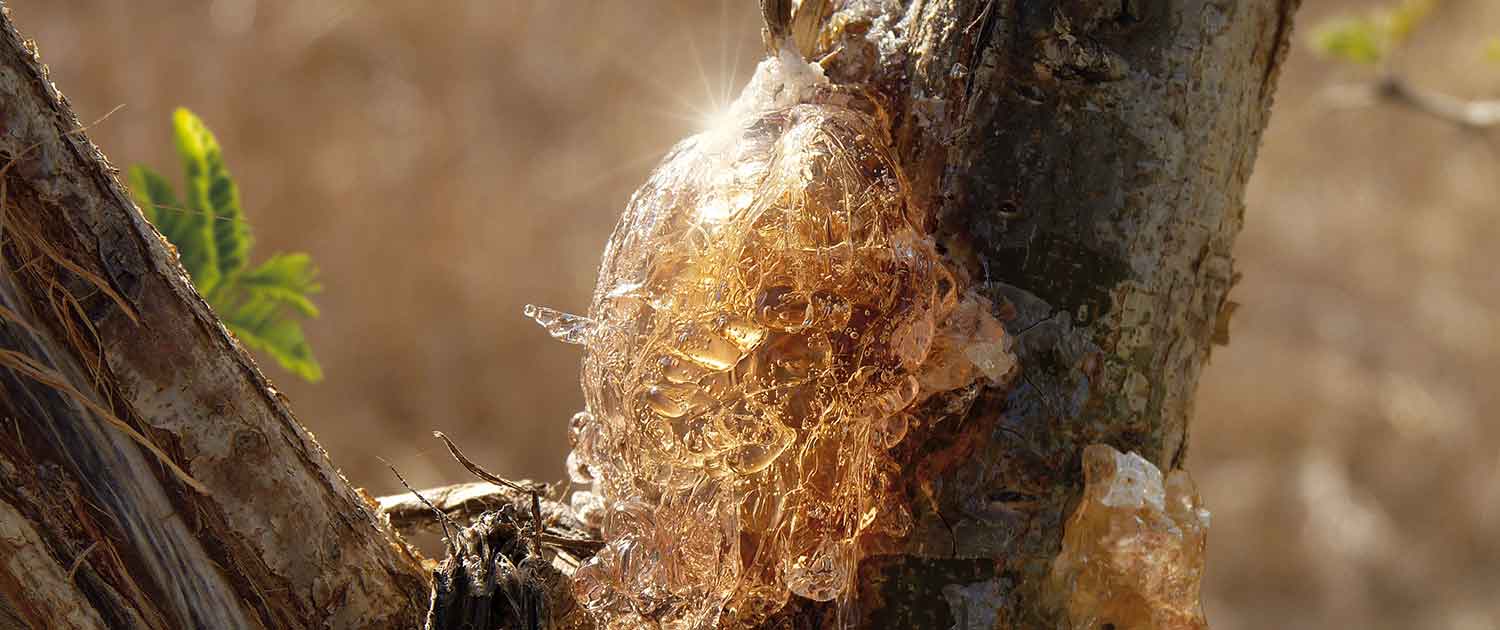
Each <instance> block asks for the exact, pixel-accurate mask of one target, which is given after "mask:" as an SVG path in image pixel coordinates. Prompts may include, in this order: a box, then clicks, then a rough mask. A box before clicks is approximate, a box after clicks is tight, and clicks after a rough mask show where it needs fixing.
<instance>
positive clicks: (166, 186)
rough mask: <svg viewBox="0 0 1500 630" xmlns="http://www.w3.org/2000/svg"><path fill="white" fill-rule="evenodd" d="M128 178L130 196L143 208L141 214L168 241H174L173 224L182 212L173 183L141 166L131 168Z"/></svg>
mask: <svg viewBox="0 0 1500 630" xmlns="http://www.w3.org/2000/svg"><path fill="white" fill-rule="evenodd" d="M127 177H128V179H129V181H130V196H131V198H133V199H135V205H138V206H140V207H141V214H144V215H146V220H147V221H150V222H151V223H152V225H155V226H156V229H158V230H161V233H162V235H163V236H166V237H167V240H169V241H170V240H172V223H173V222H174V221H175V220H176V218H177V216H178V212H180V211H181V210H182V204H181V203H180V202H178V201H177V193H175V192H173V191H172V183H171V182H168V181H167V178H165V177H162V176H161V174H160V173H157V172H156V171H153V170H151V169H149V168H146V167H144V166H141V165H135V166H132V167H130V171H129V174H128V176H127Z"/></svg>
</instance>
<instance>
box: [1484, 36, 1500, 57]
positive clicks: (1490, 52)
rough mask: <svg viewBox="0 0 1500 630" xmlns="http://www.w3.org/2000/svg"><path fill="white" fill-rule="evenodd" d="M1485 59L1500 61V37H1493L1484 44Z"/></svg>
mask: <svg viewBox="0 0 1500 630" xmlns="http://www.w3.org/2000/svg"><path fill="white" fill-rule="evenodd" d="M1484 58H1485V59H1488V60H1490V61H1500V37H1491V38H1490V41H1488V42H1485V44H1484Z"/></svg>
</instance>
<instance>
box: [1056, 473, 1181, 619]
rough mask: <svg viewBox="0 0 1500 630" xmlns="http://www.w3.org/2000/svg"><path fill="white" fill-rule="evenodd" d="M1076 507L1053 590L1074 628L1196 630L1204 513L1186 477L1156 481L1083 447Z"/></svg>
mask: <svg viewBox="0 0 1500 630" xmlns="http://www.w3.org/2000/svg"><path fill="white" fill-rule="evenodd" d="M1083 471H1084V480H1085V487H1084V491H1083V500H1082V501H1081V502H1080V503H1079V505H1078V508H1077V509H1076V510H1075V511H1074V512H1073V516H1072V517H1071V518H1069V519H1068V523H1067V528H1066V530H1065V532H1064V534H1063V549H1062V553H1061V554H1059V555H1058V556H1057V560H1056V561H1055V562H1054V563H1053V565H1052V586H1053V590H1054V592H1055V594H1056V595H1057V596H1058V598H1059V599H1060V600H1061V601H1062V602H1064V604H1063V605H1064V607H1065V608H1066V614H1067V617H1068V620H1069V621H1070V623H1071V625H1070V627H1072V628H1077V629H1079V630H1088V629H1100V628H1114V629H1117V630H1201V629H1205V628H1207V627H1208V622H1207V621H1206V620H1205V619H1204V617H1203V608H1202V606H1201V605H1200V604H1199V599H1198V588H1199V583H1200V582H1201V580H1202V579H1203V559H1204V544H1205V541H1206V538H1207V535H1208V525H1209V514H1208V510H1206V509H1204V508H1203V505H1202V502H1201V501H1200V500H1199V498H1198V491H1197V490H1196V489H1195V488H1194V486H1193V480H1192V479H1191V478H1190V477H1188V474H1187V471H1183V470H1174V471H1172V473H1171V474H1170V475H1168V476H1167V478H1166V481H1165V483H1163V481H1162V474H1161V471H1160V470H1159V469H1157V467H1156V466H1154V465H1152V464H1151V462H1149V461H1146V459H1145V458H1143V457H1141V456H1140V455H1137V454H1135V453H1130V454H1124V453H1121V452H1119V451H1116V450H1115V449H1113V448H1110V447H1108V446H1105V445H1102V444H1094V445H1090V446H1089V447H1087V448H1085V449H1084V452H1083Z"/></svg>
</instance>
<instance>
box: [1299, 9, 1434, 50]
mask: <svg viewBox="0 0 1500 630" xmlns="http://www.w3.org/2000/svg"><path fill="white" fill-rule="evenodd" d="M1436 6H1437V2H1436V0H1402V2H1400V3H1397V4H1395V5H1393V6H1389V7H1384V8H1379V9H1375V10H1373V11H1370V12H1368V13H1366V14H1365V15H1364V16H1361V17H1344V18H1339V19H1334V20H1329V21H1327V22H1324V23H1323V24H1320V25H1318V26H1317V28H1315V29H1313V36H1312V43H1313V48H1315V49H1317V50H1318V52H1321V53H1323V54H1324V55H1327V56H1329V57H1332V58H1334V59H1340V60H1343V61H1349V62H1353V63H1359V64H1366V65H1370V64H1375V63H1379V62H1380V61H1382V60H1384V59H1385V58H1386V57H1387V56H1389V55H1390V53H1391V51H1392V50H1395V49H1396V48H1398V47H1399V46H1400V45H1401V44H1402V43H1404V42H1405V41H1406V40H1407V39H1408V38H1409V37H1411V34H1412V33H1413V32H1414V31H1416V30H1417V27H1419V26H1421V25H1422V23H1423V22H1425V21H1426V20H1427V17H1428V16H1430V15H1431V14H1432V10H1433V8H1434V7H1436Z"/></svg>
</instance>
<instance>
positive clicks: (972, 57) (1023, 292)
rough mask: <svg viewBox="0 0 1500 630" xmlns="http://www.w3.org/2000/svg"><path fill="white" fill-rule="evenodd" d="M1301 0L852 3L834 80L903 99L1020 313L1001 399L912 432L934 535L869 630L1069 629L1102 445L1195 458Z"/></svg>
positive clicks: (938, 185)
mask: <svg viewBox="0 0 1500 630" xmlns="http://www.w3.org/2000/svg"><path fill="white" fill-rule="evenodd" d="M1297 5H1298V2H1297V0H1218V1H1214V0H1173V1H1169V2H1136V1H1134V0H1125V1H1124V2H1120V1H1114V2H1105V1H1103V0H1051V1H1021V0H996V1H993V2H980V1H964V0H926V1H923V0H913V1H911V2H904V3H900V4H899V5H897V4H894V3H889V2H875V1H871V2H852V3H849V5H848V6H845V7H843V8H841V9H839V10H838V11H836V12H835V13H834V15H833V16H832V17H831V19H830V22H829V24H830V25H829V26H828V27H827V28H825V30H824V32H823V35H824V38H825V42H826V44H827V45H828V46H829V47H830V48H836V49H838V50H839V52H838V54H837V55H836V56H835V57H834V58H833V68H832V71H831V75H832V77H833V78H834V80H835V81H840V82H847V83H856V84H862V85H868V86H872V87H873V88H874V89H876V90H877V91H878V92H879V93H880V94H882V95H883V96H884V97H885V102H886V103H887V105H888V107H889V108H890V110H891V114H892V119H893V121H894V126H895V137H896V138H897V139H898V149H899V150H900V152H901V154H902V156H903V162H904V165H905V166H906V168H907V170H908V175H909V176H910V177H911V179H912V182H913V185H914V187H915V188H916V189H917V190H918V191H919V192H921V193H922V194H924V195H925V196H926V197H927V198H928V199H929V200H930V203H932V205H933V208H934V209H935V212H936V213H937V216H938V218H939V224H940V228H939V232H938V235H937V238H938V241H939V244H940V247H941V248H942V249H943V250H944V251H945V253H946V254H947V255H948V256H950V257H951V258H953V259H954V260H956V261H958V262H960V263H961V264H962V266H963V267H965V268H967V270H968V272H969V274H970V276H971V280H973V281H975V282H976V283H977V284H978V285H980V286H982V287H983V291H984V293H985V294H986V295H987V296H988V297H990V298H991V299H992V300H994V301H995V302H996V304H997V305H1001V310H1002V311H1005V310H1009V311H1013V312H1014V317H1013V318H1012V319H1011V320H1010V321H1009V322H1007V323H1006V328H1007V330H1008V331H1009V332H1010V333H1011V334H1013V335H1015V337H1016V339H1017V355H1018V358H1019V359H1020V365H1021V373H1020V376H1019V377H1018V378H1017V380H1016V381H1015V382H1013V383H1012V384H1011V385H1010V387H1009V388H1007V389H1005V390H1003V391H1002V390H987V391H981V392H977V393H976V396H977V397H976V400H974V401H973V403H972V404H960V403H964V402H965V401H962V400H950V401H947V402H948V403H949V404H948V405H947V406H946V407H945V406H944V405H943V404H942V403H943V401H938V403H937V404H934V405H932V406H931V407H929V409H928V411H927V417H928V420H929V422H926V423H924V425H923V429H922V431H921V432H920V433H914V434H913V435H912V436H911V437H908V438H907V440H906V442H905V443H904V446H903V447H902V448H903V449H904V450H903V452H902V456H903V457H904V458H905V462H906V465H905V468H904V471H905V477H904V480H905V481H906V483H907V491H908V496H909V498H910V500H911V502H912V503H911V505H912V508H913V512H914V514H915V515H916V517H917V520H918V523H917V528H916V529H915V531H914V532H913V534H912V536H911V537H910V538H909V539H908V540H907V542H906V549H905V550H904V553H900V554H895V555H887V556H882V557H875V558H871V559H869V560H868V561H866V562H865V564H864V566H863V567H862V568H861V579H860V585H861V593H860V597H859V601H860V602H862V607H863V608H864V609H865V612H866V614H865V617H864V621H863V625H864V626H865V627H869V628H950V627H956V628H994V627H1004V628H1011V627H1050V626H1055V625H1057V623H1058V621H1057V619H1056V618H1055V616H1054V615H1055V611H1054V604H1055V602H1050V601H1048V596H1047V594H1046V593H1045V589H1044V588H1043V583H1044V582H1045V579H1046V576H1047V574H1048V571H1049V568H1050V565H1051V561H1052V559H1053V558H1054V557H1055V556H1056V554H1057V553H1058V551H1059V548H1060V540H1061V536H1062V526H1063V521H1064V519H1066V517H1067V515H1068V514H1069V513H1070V511H1071V509H1072V507H1073V504H1074V503H1076V501H1077V499H1078V496H1079V491H1080V490H1081V488H1082V470H1081V467H1080V456H1081V453H1082V451H1083V448H1084V447H1085V446H1087V445H1088V444H1090V443H1096V442H1101V443H1106V444H1110V445H1112V446H1114V447H1116V448H1118V449H1120V450H1122V451H1128V450H1134V451H1137V452H1139V453H1141V454H1142V455H1144V456H1145V457H1147V458H1148V459H1150V460H1151V461H1152V462H1154V463H1155V464H1157V465H1158V466H1159V467H1161V468H1162V469H1163V470H1171V469H1174V468H1180V467H1181V466H1182V465H1183V461H1184V458H1185V456H1186V448H1187V443H1188V440H1187V436H1188V425H1189V418H1190V416H1191V413H1192V400H1193V393H1194V390H1195V388H1196V386H1197V381H1198V374H1199V372H1200V370H1201V368H1202V366H1203V364H1204V363H1205V361H1206V360H1207V359H1208V356H1209V350H1210V347H1211V342H1212V340H1213V339H1214V338H1215V337H1216V336H1222V334H1219V335H1216V333H1222V332H1223V326H1224V325H1225V324H1227V321H1221V320H1227V316H1228V313H1229V311H1230V310H1232V308H1230V307H1228V306H1227V305H1228V304H1229V303H1228V302H1227V299H1226V296H1227V294H1228V292H1229V289H1230V287H1231V286H1232V285H1233V284H1234V281H1235V272H1234V269H1233V259H1232V257H1231V246H1232V244H1233V242H1234V238H1235V236H1236V235H1237V234H1238V233H1239V231H1240V226H1241V224H1242V221H1243V218H1244V201H1243V196H1244V189H1245V183H1246V180H1247V179H1248V177H1249V175H1250V169H1251V165H1252V164H1253V162H1254V158H1255V153H1256V149H1257V146H1258V144H1259V142H1260V135H1261V131H1262V129H1263V128H1264V127H1265V125H1266V121H1267V117H1268V114H1269V110H1270V105H1271V100H1272V94H1273V93H1274V91H1275V82H1276V78H1277V75H1278V72H1279V68H1280V66H1281V62H1282V61H1283V59H1284V57H1285V55H1286V51H1287V48H1288V38H1289V36H1290V32H1291V20H1292V14H1293V13H1294V11H1295V9H1296V7H1297ZM964 408H967V411H966V412H964V413H961V414H958V415H956V416H953V415H949V413H948V412H949V411H951V410H953V409H964ZM794 627H810V626H808V625H806V624H803V625H800V626H797V625H796V624H794Z"/></svg>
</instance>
